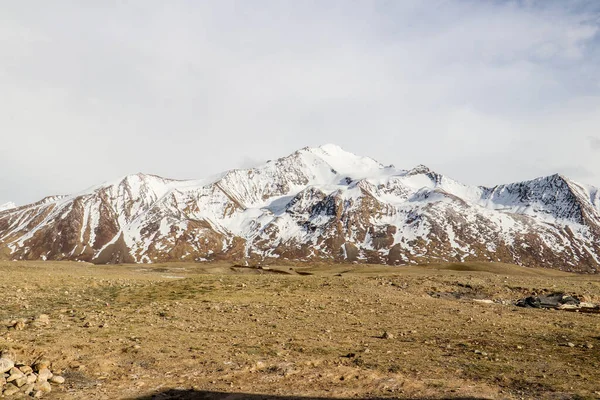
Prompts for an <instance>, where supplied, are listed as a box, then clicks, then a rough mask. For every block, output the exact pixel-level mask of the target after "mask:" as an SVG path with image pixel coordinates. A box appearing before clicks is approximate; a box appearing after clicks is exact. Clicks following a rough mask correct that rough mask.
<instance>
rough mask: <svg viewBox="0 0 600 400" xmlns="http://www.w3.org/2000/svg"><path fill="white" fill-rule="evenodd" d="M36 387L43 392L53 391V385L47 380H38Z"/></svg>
mask: <svg viewBox="0 0 600 400" xmlns="http://www.w3.org/2000/svg"><path fill="white" fill-rule="evenodd" d="M34 387H35V389H36V390H37V391H39V392H42V393H50V392H51V391H52V386H50V383H48V382H46V381H44V382H38V383H36V384H35V386H34ZM36 394H37V393H36Z"/></svg>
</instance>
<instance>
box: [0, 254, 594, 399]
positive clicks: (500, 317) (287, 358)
mask: <svg viewBox="0 0 600 400" xmlns="http://www.w3.org/2000/svg"><path fill="white" fill-rule="evenodd" d="M270 268H271V269H258V268H231V264H228V263H220V264H219V263H215V264H160V265H154V266H150V267H148V266H140V265H117V266H94V265H90V264H84V263H54V262H46V263H44V262H2V263H0V273H1V274H2V277H3V278H2V281H1V284H0V285H1V286H2V289H3V290H4V293H5V298H4V303H3V307H2V310H1V311H0V319H1V320H2V322H3V325H2V326H0V350H2V349H11V350H13V351H14V352H15V353H16V354H17V357H18V358H20V359H22V361H23V362H25V363H32V362H33V361H34V360H35V359H36V358H38V357H40V356H42V355H43V356H44V357H45V358H47V359H49V360H53V368H55V369H57V370H61V371H64V377H65V378H66V382H65V384H64V387H62V388H58V389H56V390H54V391H53V392H52V393H49V394H48V395H47V397H46V398H56V399H58V398H60V399H104V398H111V399H113V398H132V399H133V398H137V397H141V396H147V395H150V394H152V393H155V392H161V391H165V390H167V389H171V388H184V389H195V390H215V391H234V392H238V393H240V392H241V393H264V394H270V395H290V394H292V395H303V396H322V397H348V398H350V397H358V398H360V397H366V396H370V397H377V396H379V397H394V398H412V397H439V398H448V397H450V398H451V397H465V396H473V397H480V398H509V399H511V398H552V399H554V398H572V397H576V396H579V398H595V397H596V396H597V395H598V393H599V391H600V385H599V384H598V380H597V373H598V370H599V367H600V319H599V316H598V315H593V314H581V313H574V312H573V313H569V312H560V311H554V310H552V311H548V310H537V309H524V308H517V307H514V306H513V305H512V304H513V303H514V302H515V301H516V300H517V299H520V298H522V297H524V296H527V295H530V294H532V293H542V292H550V291H564V292H566V293H569V294H573V295H576V296H579V297H582V298H585V299H586V300H587V301H592V302H600V277H598V276H583V275H571V274H566V273H563V272H558V271H553V270H540V269H526V268H521V267H517V266H512V265H507V264H486V263H472V264H440V265H429V266H424V267H417V266H414V267H413V266H411V267H384V266H369V265H362V266H359V265H327V264H325V263H320V264H311V265H305V264H302V265H291V264H287V265H281V266H276V265H272V266H270ZM284 272H285V273H284ZM473 299H486V300H492V301H494V303H493V304H489V303H482V302H477V301H473ZM40 314H47V315H48V316H49V318H50V322H49V324H48V325H43V326H37V325H36V326H33V325H31V326H29V325H26V326H25V328H24V329H22V330H14V329H12V328H8V327H9V326H10V325H11V321H14V320H18V319H24V320H29V319H31V318H34V317H36V316H39V315H40ZM5 326H6V327H5ZM569 343H570V344H573V346H570V345H569ZM561 396H562V397H561Z"/></svg>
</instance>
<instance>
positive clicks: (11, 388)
mask: <svg viewBox="0 0 600 400" xmlns="http://www.w3.org/2000/svg"><path fill="white" fill-rule="evenodd" d="M17 393H19V388H18V387H16V386H15V385H13V384H12V383H9V384H8V385H6V386H5V387H4V392H3V393H2V394H3V395H4V396H12V395H14V394H17Z"/></svg>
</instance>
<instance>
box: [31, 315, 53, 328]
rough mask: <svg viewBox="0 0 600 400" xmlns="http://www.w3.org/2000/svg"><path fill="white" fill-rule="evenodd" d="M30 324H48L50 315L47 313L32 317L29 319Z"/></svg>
mask: <svg viewBox="0 0 600 400" xmlns="http://www.w3.org/2000/svg"><path fill="white" fill-rule="evenodd" d="M31 325H32V326H35V327H41V326H47V325H50V316H48V315H47V314H40V315H38V316H37V317H35V318H33V320H32V321H31Z"/></svg>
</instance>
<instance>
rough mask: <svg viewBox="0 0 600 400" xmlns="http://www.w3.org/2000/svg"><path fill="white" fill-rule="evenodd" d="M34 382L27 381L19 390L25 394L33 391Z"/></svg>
mask: <svg viewBox="0 0 600 400" xmlns="http://www.w3.org/2000/svg"><path fill="white" fill-rule="evenodd" d="M33 388H34V384H33V383H28V384H27V385H25V386H23V387H22V388H21V392H23V393H25V395H26V396H29V395H30V394H31V393H32V392H33Z"/></svg>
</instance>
